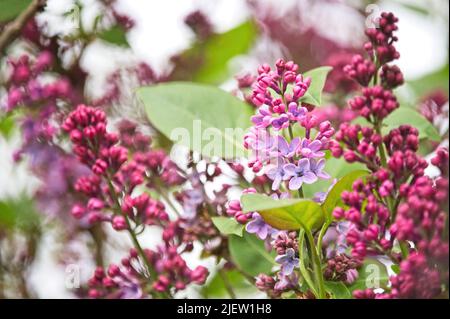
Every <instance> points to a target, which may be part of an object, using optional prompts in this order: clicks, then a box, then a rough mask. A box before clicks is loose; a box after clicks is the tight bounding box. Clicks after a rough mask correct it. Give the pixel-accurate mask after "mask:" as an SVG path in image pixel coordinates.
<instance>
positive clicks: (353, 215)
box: [345, 207, 361, 224]
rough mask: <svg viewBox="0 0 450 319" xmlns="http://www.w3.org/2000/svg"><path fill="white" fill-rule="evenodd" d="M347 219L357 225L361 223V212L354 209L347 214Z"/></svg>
mask: <svg viewBox="0 0 450 319" xmlns="http://www.w3.org/2000/svg"><path fill="white" fill-rule="evenodd" d="M345 219H347V220H349V221H351V222H353V223H355V224H357V223H359V222H360V221H361V212H359V211H358V210H357V209H356V208H353V207H352V208H350V209H349V210H347V211H346V212H345Z"/></svg>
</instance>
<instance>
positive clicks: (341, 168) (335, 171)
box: [303, 157, 366, 198]
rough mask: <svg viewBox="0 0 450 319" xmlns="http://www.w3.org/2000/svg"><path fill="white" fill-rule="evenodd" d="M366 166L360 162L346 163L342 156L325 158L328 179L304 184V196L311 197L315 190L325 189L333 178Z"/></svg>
mask: <svg viewBox="0 0 450 319" xmlns="http://www.w3.org/2000/svg"><path fill="white" fill-rule="evenodd" d="M365 168H366V166H365V165H364V164H362V163H358V162H355V163H348V162H347V161H346V160H345V159H344V158H343V157H340V158H335V157H331V158H328V159H327V160H326V163H325V172H327V173H328V174H329V175H331V178H330V179H319V180H318V181H317V182H315V183H314V184H309V185H304V186H303V188H304V189H303V192H304V194H305V198H313V197H314V195H315V194H316V193H317V192H325V191H327V190H328V189H329V188H330V186H331V184H332V182H333V180H334V179H340V178H342V177H344V176H345V175H347V174H348V173H350V172H352V171H354V170H363V169H365Z"/></svg>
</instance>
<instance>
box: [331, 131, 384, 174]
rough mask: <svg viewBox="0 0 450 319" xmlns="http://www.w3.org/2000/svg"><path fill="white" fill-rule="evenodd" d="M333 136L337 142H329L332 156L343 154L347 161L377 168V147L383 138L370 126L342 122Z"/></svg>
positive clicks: (378, 159) (378, 162)
mask: <svg viewBox="0 0 450 319" xmlns="http://www.w3.org/2000/svg"><path fill="white" fill-rule="evenodd" d="M335 138H336V141H338V142H339V143H337V142H334V141H333V142H332V143H330V150H331V153H332V155H333V156H335V157H341V156H344V159H345V160H346V161H347V162H349V163H354V162H360V163H364V164H366V165H367V166H368V167H369V168H370V169H372V170H374V171H375V170H376V169H377V168H378V166H379V164H380V158H379V156H378V149H379V147H380V145H381V144H382V142H383V139H382V137H381V135H380V134H378V133H376V132H375V131H374V130H373V129H372V128H369V127H361V126H360V125H359V124H349V123H342V124H341V125H340V127H339V131H338V132H337V133H336V136H335ZM341 144H342V146H341Z"/></svg>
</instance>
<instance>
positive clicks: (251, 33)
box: [171, 21, 257, 84]
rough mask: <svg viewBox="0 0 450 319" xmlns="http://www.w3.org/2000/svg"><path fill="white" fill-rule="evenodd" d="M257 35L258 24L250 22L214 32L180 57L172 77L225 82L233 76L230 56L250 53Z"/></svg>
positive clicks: (207, 81) (195, 80) (205, 81)
mask: <svg viewBox="0 0 450 319" xmlns="http://www.w3.org/2000/svg"><path fill="white" fill-rule="evenodd" d="M256 36H257V28H256V26H255V24H254V23H253V21H247V22H244V23H243V24H241V25H239V26H237V27H235V28H233V29H231V30H229V31H227V32H225V33H222V34H214V35H212V36H210V37H209V38H207V39H206V40H205V41H204V42H198V43H196V44H194V46H193V47H192V48H190V49H189V50H187V51H185V52H184V53H182V54H181V56H179V57H178V58H177V61H178V63H177V64H176V67H175V69H174V70H173V72H172V75H171V79H182V80H190V81H194V82H200V83H209V84H219V83H221V82H223V81H225V80H226V79H227V78H228V77H229V76H230V72H229V69H228V64H229V62H230V61H231V59H232V58H234V57H236V56H238V55H241V54H245V53H247V52H248V50H249V49H250V48H251V46H252V45H253V43H254V41H255V39H256Z"/></svg>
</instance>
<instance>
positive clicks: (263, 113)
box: [252, 108, 272, 128]
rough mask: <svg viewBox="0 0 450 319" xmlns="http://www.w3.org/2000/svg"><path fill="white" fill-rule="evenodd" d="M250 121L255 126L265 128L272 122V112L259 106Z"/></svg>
mask: <svg viewBox="0 0 450 319" xmlns="http://www.w3.org/2000/svg"><path fill="white" fill-rule="evenodd" d="M252 122H253V124H255V127H257V128H266V127H268V126H269V125H270V124H272V114H271V113H270V111H268V110H266V109H264V108H260V109H259V110H258V114H256V115H253V116H252Z"/></svg>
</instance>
